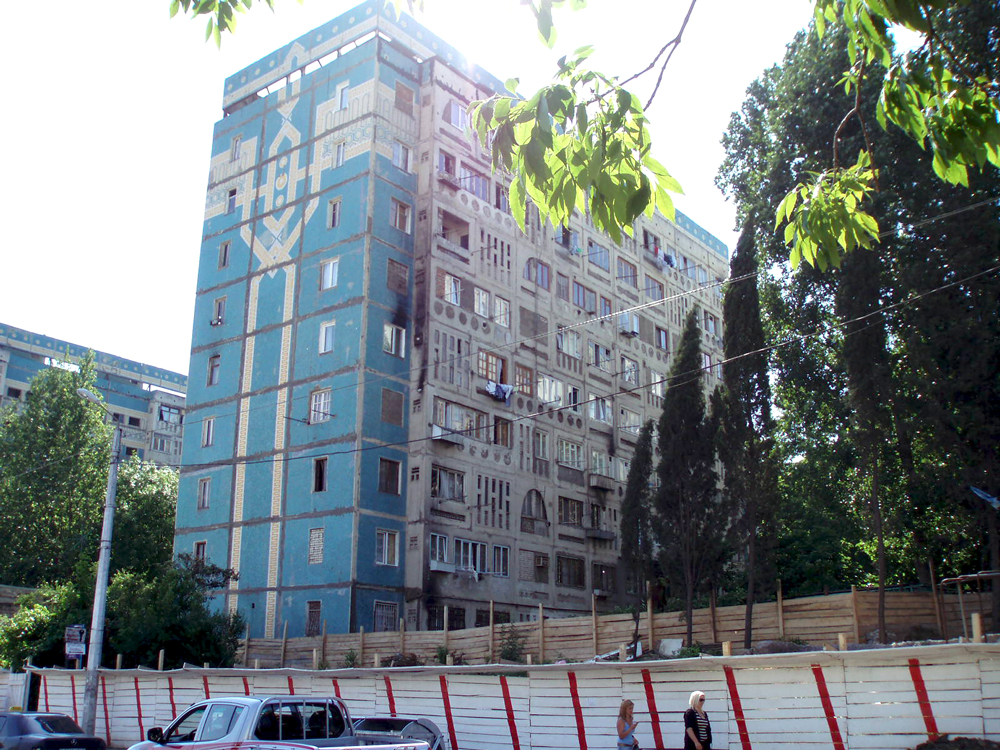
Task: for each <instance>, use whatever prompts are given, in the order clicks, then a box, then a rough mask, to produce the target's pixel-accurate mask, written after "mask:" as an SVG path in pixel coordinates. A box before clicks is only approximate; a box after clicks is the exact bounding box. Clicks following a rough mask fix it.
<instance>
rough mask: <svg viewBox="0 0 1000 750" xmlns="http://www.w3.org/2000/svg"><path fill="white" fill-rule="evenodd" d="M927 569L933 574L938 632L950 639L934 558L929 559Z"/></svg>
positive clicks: (933, 596)
mask: <svg viewBox="0 0 1000 750" xmlns="http://www.w3.org/2000/svg"><path fill="white" fill-rule="evenodd" d="M927 569H928V570H929V571H930V574H931V597H932V598H933V600H934V616H935V617H936V618H937V624H938V632H939V633H940V634H941V638H942V639H943V640H948V623H947V621H946V620H945V617H944V612H942V610H941V599H940V597H939V596H938V587H937V579H935V577H934V560H932V559H929V558H928V560H927Z"/></svg>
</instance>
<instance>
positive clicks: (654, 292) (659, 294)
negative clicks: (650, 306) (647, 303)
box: [646, 276, 663, 299]
mask: <svg viewBox="0 0 1000 750" xmlns="http://www.w3.org/2000/svg"><path fill="white" fill-rule="evenodd" d="M646 296H647V297H648V298H649V299H663V284H662V283H661V282H659V281H657V280H656V279H654V278H653V277H652V276H647V277H646Z"/></svg>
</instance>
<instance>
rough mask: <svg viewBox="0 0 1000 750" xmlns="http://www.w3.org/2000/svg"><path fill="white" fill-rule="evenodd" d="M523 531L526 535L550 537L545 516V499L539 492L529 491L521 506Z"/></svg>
mask: <svg viewBox="0 0 1000 750" xmlns="http://www.w3.org/2000/svg"><path fill="white" fill-rule="evenodd" d="M521 531H522V532H523V533H525V534H539V535H541V536H548V535H549V524H548V521H547V520H546V516H545V498H543V497H542V493H541V492H539V491H538V490H528V494H527V495H525V496H524V503H523V504H522V505H521Z"/></svg>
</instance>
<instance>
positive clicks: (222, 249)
mask: <svg viewBox="0 0 1000 750" xmlns="http://www.w3.org/2000/svg"><path fill="white" fill-rule="evenodd" d="M232 247H233V243H232V242H230V241H229V240H226V241H225V242H223V243H222V244H221V245H219V268H228V267H229V251H230V250H231V249H232Z"/></svg>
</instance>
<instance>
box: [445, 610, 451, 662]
mask: <svg viewBox="0 0 1000 750" xmlns="http://www.w3.org/2000/svg"><path fill="white" fill-rule="evenodd" d="M444 650H445V651H449V650H450V649H449V648H448V605H447V604H445V605H444Z"/></svg>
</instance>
